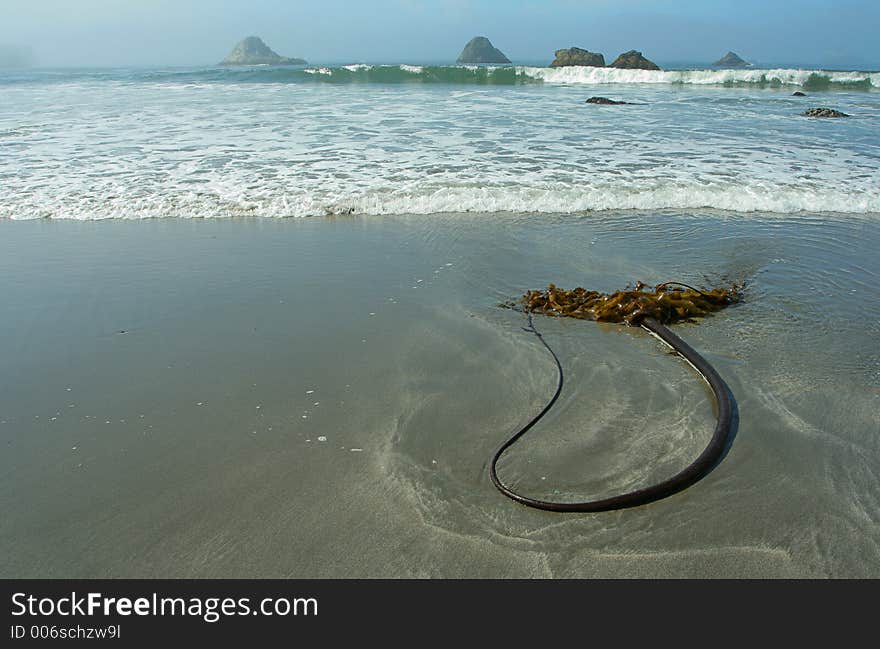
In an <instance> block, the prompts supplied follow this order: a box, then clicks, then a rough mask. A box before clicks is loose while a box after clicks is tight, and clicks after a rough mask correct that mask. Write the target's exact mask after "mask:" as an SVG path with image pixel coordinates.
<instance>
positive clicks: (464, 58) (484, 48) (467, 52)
mask: <svg viewBox="0 0 880 649" xmlns="http://www.w3.org/2000/svg"><path fill="white" fill-rule="evenodd" d="M457 63H510V59H508V58H507V57H506V56H504V53H503V52H502V51H501V50H499V49H498V48H496V47H495V46H494V45H492V43H491V41H489V39H488V38H486V37H485V36H476V37H475V38H472V39H471V40H470V42H469V43H468V44H467V45H465V46H464V49H463V50H462V51H461V54H459V56H458V61H457Z"/></svg>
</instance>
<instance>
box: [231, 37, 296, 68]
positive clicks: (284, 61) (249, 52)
mask: <svg viewBox="0 0 880 649" xmlns="http://www.w3.org/2000/svg"><path fill="white" fill-rule="evenodd" d="M220 65H306V61H305V60H304V59H291V58H287V57H284V56H281V55H280V54H277V53H276V52H274V51H273V50H272V49H271V48H270V47H269V46H268V45H266V44H265V43H264V42H263V41H262V39H260V38H259V37H258V36H248V37H247V38H245V39H244V40H243V41H241V42H240V43H239V44H238V45H236V46H235V47H234V48H232V51H231V52H230V53H229V56H227V57H226V58H225V59H223V61H222V62H221V63H220Z"/></svg>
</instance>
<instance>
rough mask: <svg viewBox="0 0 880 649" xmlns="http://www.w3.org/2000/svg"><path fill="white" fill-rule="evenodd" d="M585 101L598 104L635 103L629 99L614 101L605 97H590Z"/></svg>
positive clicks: (623, 104) (627, 104)
mask: <svg viewBox="0 0 880 649" xmlns="http://www.w3.org/2000/svg"><path fill="white" fill-rule="evenodd" d="M586 103H588V104H599V105H600V106H635V104H633V103H631V102H629V101H614V100H613V99H608V98H607V97H590V98H589V99H587V101H586Z"/></svg>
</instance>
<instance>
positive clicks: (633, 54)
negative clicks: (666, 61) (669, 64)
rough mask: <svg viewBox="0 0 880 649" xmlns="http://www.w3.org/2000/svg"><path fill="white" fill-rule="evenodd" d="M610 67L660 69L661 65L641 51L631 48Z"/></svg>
mask: <svg viewBox="0 0 880 649" xmlns="http://www.w3.org/2000/svg"><path fill="white" fill-rule="evenodd" d="M609 67H612V68H621V69H623V70H659V69H660V66H658V65H657V64H656V63H654V62H653V61H649V60H648V59H646V58H645V57H644V56H642V53H641V52H637V51H636V50H630V51H629V52H624V53H623V54H621V55H620V56H618V57H617V58H616V59H615V60H614V63H612V64H611V65H610V66H609Z"/></svg>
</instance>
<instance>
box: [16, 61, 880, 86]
mask: <svg viewBox="0 0 880 649" xmlns="http://www.w3.org/2000/svg"><path fill="white" fill-rule="evenodd" d="M129 74H130V76H128V77H127V78H126V79H124V81H125V82H156V83H183V84H186V83H324V84H358V83H360V84H372V83H376V84H406V83H414V84H451V85H526V84H541V83H546V84H591V85H602V84H654V85H680V86H689V85H697V86H713V85H714V86H723V87H757V88H781V87H797V88H802V89H804V90H813V91H818V90H826V91H831V90H877V89H880V72H860V71H831V70H809V69H795V68H777V69H753V68H748V69H737V70H717V69H705V70H619V69H616V68H594V67H586V66H576V67H565V68H544V67H530V66H476V65H473V66H466V65H453V66H446V65H367V64H354V65H343V66H332V67H321V66H312V67H276V66H268V65H264V66H250V67H243V68H199V69H191V70H179V69H168V70H156V71H148V72H143V71H141V72H138V71H133V72H129ZM118 75H119V72H118V71H116V72H102V71H83V72H80V73H66V74H58V75H54V76H51V75H49V76H47V75H45V74H44V75H43V76H41V77H40V81H42V82H49V83H53V82H56V83H67V82H71V81H75V80H95V81H97V80H104V79H106V78H110V79H112V80H116V81H119V80H121V79H120V78H119V76H118ZM28 81H29V77H28V76H27V75H23V76H14V77H8V78H5V79H3V80H2V83H6V84H10V83H26V82H28Z"/></svg>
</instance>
